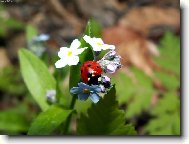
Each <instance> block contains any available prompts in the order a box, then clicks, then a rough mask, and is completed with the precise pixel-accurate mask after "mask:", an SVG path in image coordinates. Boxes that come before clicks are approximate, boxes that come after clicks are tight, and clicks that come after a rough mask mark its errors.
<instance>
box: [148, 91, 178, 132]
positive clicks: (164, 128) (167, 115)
mask: <svg viewBox="0 0 189 144" xmlns="http://www.w3.org/2000/svg"><path fill="white" fill-rule="evenodd" d="M151 111H152V114H154V115H156V118H153V119H152V120H151V121H150V122H149V124H148V125H147V126H146V127H145V131H147V132H149V133H150V134H151V135H180V100H179V98H178V96H176V94H175V93H173V92H169V93H166V94H165V95H164V97H163V98H162V99H160V100H159V102H158V104H157V106H156V107H155V108H154V109H152V110H151Z"/></svg>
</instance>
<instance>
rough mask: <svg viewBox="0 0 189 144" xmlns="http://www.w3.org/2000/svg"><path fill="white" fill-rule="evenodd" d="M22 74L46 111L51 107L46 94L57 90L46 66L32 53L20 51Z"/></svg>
mask: <svg viewBox="0 0 189 144" xmlns="http://www.w3.org/2000/svg"><path fill="white" fill-rule="evenodd" d="M19 59H20V66H21V73H22V76H23V79H24V82H25V83H26V86H27V88H28V89H29V91H30V93H31V94H32V96H33V97H34V99H35V100H36V102H37V103H38V105H39V106H40V107H41V109H42V110H43V111H44V110H46V109H47V108H48V107H49V105H48V104H47V101H46V92H47V91H48V90H52V89H54V90H56V81H55V79H54V78H53V76H52V75H51V74H50V73H49V70H48V68H47V67H46V66H45V64H44V63H43V62H42V61H41V60H40V59H39V58H38V57H37V56H35V55H34V54H33V53H32V52H30V51H28V50H26V49H21V50H19Z"/></svg>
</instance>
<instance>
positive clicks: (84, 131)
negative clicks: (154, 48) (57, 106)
mask: <svg viewBox="0 0 189 144" xmlns="http://www.w3.org/2000/svg"><path fill="white" fill-rule="evenodd" d="M87 114H88V115H84V114H81V116H80V119H79V120H78V127H77V132H78V134H79V135H135V134H136V131H135V130H134V127H132V126H131V125H125V113H124V111H122V110H119V109H118V102H117V101H116V96H115V87H113V88H111V90H110V91H109V92H108V94H106V95H105V96H104V98H103V99H101V100H100V101H99V102H98V103H97V104H92V106H91V108H89V109H88V112H87Z"/></svg>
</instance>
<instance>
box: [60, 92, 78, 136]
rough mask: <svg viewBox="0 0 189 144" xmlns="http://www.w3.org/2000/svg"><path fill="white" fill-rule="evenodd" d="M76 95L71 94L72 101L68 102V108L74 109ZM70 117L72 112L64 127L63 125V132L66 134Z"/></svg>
mask: <svg viewBox="0 0 189 144" xmlns="http://www.w3.org/2000/svg"><path fill="white" fill-rule="evenodd" d="M76 98H77V97H76V95H73V96H72V101H71V103H70V106H69V109H74V106H75V102H76ZM71 118H72V114H70V115H69V116H68V118H67V120H66V122H65V127H64V132H63V133H64V134H67V132H68V129H69V126H70V122H71Z"/></svg>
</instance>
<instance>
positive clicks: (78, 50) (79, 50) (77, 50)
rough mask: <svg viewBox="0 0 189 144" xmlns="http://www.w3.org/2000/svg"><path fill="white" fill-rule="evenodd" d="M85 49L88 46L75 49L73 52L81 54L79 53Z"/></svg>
mask: <svg viewBox="0 0 189 144" xmlns="http://www.w3.org/2000/svg"><path fill="white" fill-rule="evenodd" d="M85 49H87V47H85V48H79V49H75V50H74V51H73V53H74V55H79V54H81V53H82V52H83V51H84V50H85Z"/></svg>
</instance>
